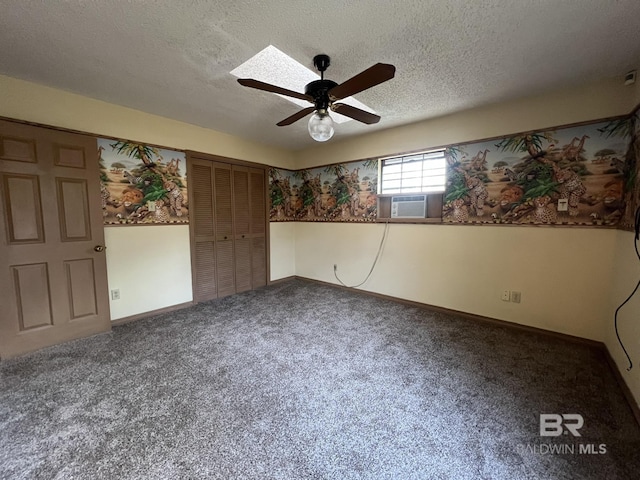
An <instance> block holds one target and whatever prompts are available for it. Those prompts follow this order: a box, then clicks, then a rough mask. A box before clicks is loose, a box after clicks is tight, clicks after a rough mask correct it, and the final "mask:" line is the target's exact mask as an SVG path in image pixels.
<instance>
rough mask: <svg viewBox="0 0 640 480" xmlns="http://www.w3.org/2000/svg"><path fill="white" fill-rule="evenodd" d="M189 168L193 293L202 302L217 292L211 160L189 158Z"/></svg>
mask: <svg viewBox="0 0 640 480" xmlns="http://www.w3.org/2000/svg"><path fill="white" fill-rule="evenodd" d="M189 172H190V188H191V189H193V202H194V208H193V211H194V215H193V220H192V221H193V236H194V243H195V245H194V252H193V256H194V260H193V269H194V273H195V275H194V287H193V297H194V300H195V301H196V302H204V301H206V300H211V299H214V298H216V297H217V296H218V291H217V281H216V253H215V235H214V228H213V166H212V165H211V162H206V161H202V160H193V161H192V162H191V166H190V167H189Z"/></svg>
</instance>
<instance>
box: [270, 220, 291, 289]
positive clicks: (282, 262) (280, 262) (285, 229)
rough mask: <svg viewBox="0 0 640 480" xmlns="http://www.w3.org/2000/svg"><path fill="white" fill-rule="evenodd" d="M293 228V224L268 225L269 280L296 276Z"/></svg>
mask: <svg viewBox="0 0 640 480" xmlns="http://www.w3.org/2000/svg"><path fill="white" fill-rule="evenodd" d="M295 227H296V224H295V223H294V222H272V223H270V224H269V239H270V247H269V248H270V257H269V258H270V259H271V280H279V279H281V278H287V277H292V276H294V275H295V274H296V263H295V250H296V241H295V239H296V232H295Z"/></svg>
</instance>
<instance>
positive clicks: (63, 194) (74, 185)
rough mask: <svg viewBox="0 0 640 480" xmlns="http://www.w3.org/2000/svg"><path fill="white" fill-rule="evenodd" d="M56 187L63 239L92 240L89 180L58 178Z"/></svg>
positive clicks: (64, 240) (66, 240)
mask: <svg viewBox="0 0 640 480" xmlns="http://www.w3.org/2000/svg"><path fill="white" fill-rule="evenodd" d="M56 187H57V188H56V190H57V197H58V198H57V201H58V209H59V219H60V235H61V239H62V241H63V242H71V241H77V240H91V220H90V218H89V202H88V194H87V181H86V180H84V179H82V178H56Z"/></svg>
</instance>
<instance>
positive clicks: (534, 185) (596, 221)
mask: <svg viewBox="0 0 640 480" xmlns="http://www.w3.org/2000/svg"><path fill="white" fill-rule="evenodd" d="M445 152H446V157H447V163H448V168H447V185H446V190H445V193H444V199H445V201H444V205H443V211H442V223H446V224H463V225H492V224H502V225H505V224H513V225H550V226H552V225H574V226H591V227H606V228H620V229H624V230H632V229H633V213H634V212H635V209H636V208H637V207H638V206H639V205H640V185H639V184H638V182H637V180H636V179H637V178H638V175H639V170H640V162H637V160H636V159H637V158H638V156H640V113H639V111H638V110H636V111H635V112H633V114H631V115H627V116H622V117H616V118H613V119H608V120H594V121H592V122H585V123H581V124H578V125H570V126H563V127H554V128H547V129H544V130H540V131H534V132H528V133H520V134H516V135H510V136H505V137H499V138H497V139H490V140H482V141H479V142H466V143H461V144H457V145H450V146H448V147H445ZM377 177H378V160H376V159H372V160H365V161H354V162H346V163H342V164H337V165H329V166H325V167H316V168H312V169H303V170H296V171H291V170H284V169H278V168H271V169H270V173H269V180H270V196H271V210H270V220H271V221H272V222H280V221H319V222H354V221H355V222H369V221H375V220H376V218H377V187H378V185H377V183H378V181H377V180H378V178H377Z"/></svg>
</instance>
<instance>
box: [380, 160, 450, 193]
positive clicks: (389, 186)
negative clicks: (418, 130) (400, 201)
mask: <svg viewBox="0 0 640 480" xmlns="http://www.w3.org/2000/svg"><path fill="white" fill-rule="evenodd" d="M381 162H382V172H381V188H380V193H382V194H390V193H435V192H444V187H445V181H446V170H447V162H446V160H445V156H444V150H432V151H429V152H421V153H412V154H411V155H404V156H399V157H388V158H383V159H381Z"/></svg>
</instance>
